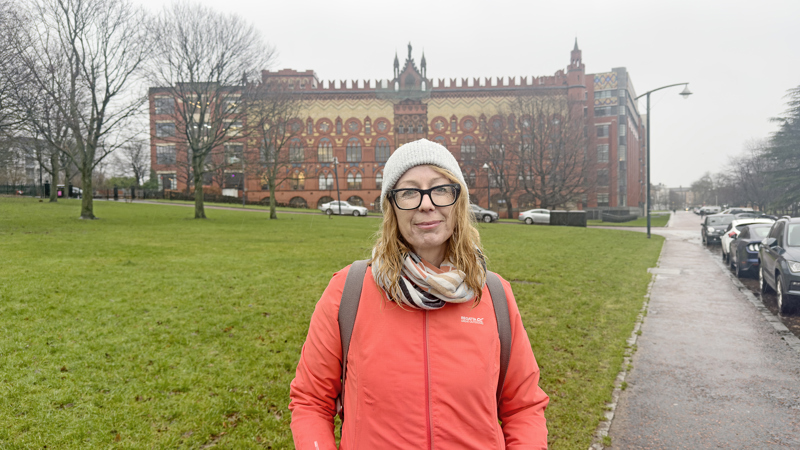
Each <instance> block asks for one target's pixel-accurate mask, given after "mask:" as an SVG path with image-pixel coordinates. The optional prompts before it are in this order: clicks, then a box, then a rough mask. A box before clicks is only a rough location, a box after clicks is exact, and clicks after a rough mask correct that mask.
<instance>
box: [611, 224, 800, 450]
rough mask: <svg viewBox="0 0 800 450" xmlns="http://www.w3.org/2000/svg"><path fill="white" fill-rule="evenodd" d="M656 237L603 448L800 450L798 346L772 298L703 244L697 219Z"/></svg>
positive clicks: (659, 230)
mask: <svg viewBox="0 0 800 450" xmlns="http://www.w3.org/2000/svg"><path fill="white" fill-rule="evenodd" d="M653 233H657V234H661V235H663V236H665V237H666V238H667V240H666V242H665V244H664V250H663V252H662V254H661V260H660V263H659V267H658V268H657V269H655V270H654V272H655V273H656V276H655V280H654V283H653V285H652V290H651V293H650V302H649V305H648V310H647V315H646V317H645V319H644V321H643V323H642V325H641V335H640V336H639V337H638V341H637V343H636V345H637V350H636V352H635V353H634V355H633V358H632V368H631V369H630V371H629V372H628V374H627V377H626V379H625V382H626V383H627V386H626V387H625V389H624V390H622V392H621V394H620V396H619V401H618V402H617V405H616V410H615V412H614V418H613V421H612V422H611V427H610V430H609V433H608V434H609V436H610V437H611V446H610V447H607V448H613V449H743V448H747V449H762V448H763V449H771V448H776V449H777V448H794V449H797V448H800V340H798V339H797V337H796V336H795V335H793V334H792V333H791V332H789V330H788V329H787V328H786V327H785V326H784V324H783V323H782V322H781V320H779V318H777V317H775V316H774V314H771V313H770V312H769V310H768V309H769V303H770V302H772V304H773V305H774V302H775V300H774V298H773V299H769V298H767V297H765V298H764V299H763V301H762V299H761V298H760V297H756V296H754V295H753V293H752V292H751V289H752V287H751V285H752V282H750V281H748V280H745V286H742V284H740V283H738V282H737V281H736V278H735V277H734V276H733V275H731V273H730V271H729V270H728V269H727V268H726V267H725V266H724V265H723V264H722V261H721V257H720V254H719V253H716V254H715V253H714V251H717V252H718V251H719V250H718V249H713V248H711V250H709V249H706V248H705V247H704V246H703V245H702V244H701V241H700V218H699V216H696V215H694V214H692V213H691V212H679V213H678V214H677V215H676V216H674V217H673V220H672V222H671V223H670V226H669V228H663V229H653ZM717 247H718V246H717ZM756 284H757V283H756ZM765 305H766V306H765ZM773 308H774V306H773ZM795 319H796V318H795V317H788V318H786V317H784V318H783V320H784V322H785V323H787V325H791V324H792V323H793V321H794V320H795ZM791 328H797V327H796V326H791Z"/></svg>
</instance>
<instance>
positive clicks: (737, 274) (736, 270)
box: [732, 264, 745, 278]
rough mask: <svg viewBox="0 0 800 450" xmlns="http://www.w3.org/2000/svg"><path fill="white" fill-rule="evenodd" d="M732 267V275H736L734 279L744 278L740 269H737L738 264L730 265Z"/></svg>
mask: <svg viewBox="0 0 800 450" xmlns="http://www.w3.org/2000/svg"><path fill="white" fill-rule="evenodd" d="M732 265H733V273H735V274H736V278H744V274H745V272H742V269H741V268H740V267H739V264H732Z"/></svg>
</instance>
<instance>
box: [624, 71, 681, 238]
mask: <svg viewBox="0 0 800 450" xmlns="http://www.w3.org/2000/svg"><path fill="white" fill-rule="evenodd" d="M675 86H684V88H683V91H681V93H680V95H681V96H683V98H684V99H687V98H689V96H690V95H692V92H691V91H690V90H689V83H675V84H669V85H667V86H661V87H660V88H655V89H653V90H650V91H647V92H645V93H644V94H642V95H640V96H638V97H636V98H635V99H634V100H639V99H640V98H642V97H645V96H646V97H647V239H650V209H651V204H650V94H652V93H653V92H656V91H660V90H662V89H666V88H670V87H675Z"/></svg>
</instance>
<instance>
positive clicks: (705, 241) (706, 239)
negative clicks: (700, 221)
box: [703, 235, 708, 247]
mask: <svg viewBox="0 0 800 450" xmlns="http://www.w3.org/2000/svg"><path fill="white" fill-rule="evenodd" d="M703 245H705V246H706V247H707V246H708V238H706V236H705V235H703Z"/></svg>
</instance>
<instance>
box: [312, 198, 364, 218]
mask: <svg viewBox="0 0 800 450" xmlns="http://www.w3.org/2000/svg"><path fill="white" fill-rule="evenodd" d="M340 206H341V211H342V214H343V215H344V214H352V215H354V216H356V217H358V216H366V215H367V208H364V207H363V206H355V205H351V204H350V203H348V202H344V201H342V202H337V201H335V200H334V201H332V202H329V203H323V204H321V205H319V209H320V210H321V211H323V212H324V213H325V214H327V215H329V216H330V215H331V214H339V207H340Z"/></svg>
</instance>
